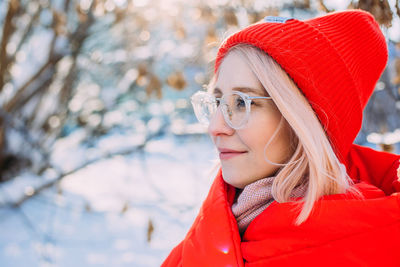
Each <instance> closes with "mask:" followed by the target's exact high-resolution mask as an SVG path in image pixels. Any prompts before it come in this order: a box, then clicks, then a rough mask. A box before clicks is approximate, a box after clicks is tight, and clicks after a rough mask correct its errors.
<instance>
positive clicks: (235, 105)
mask: <svg viewBox="0 0 400 267" xmlns="http://www.w3.org/2000/svg"><path fill="white" fill-rule="evenodd" d="M253 99H272V97H266V96H249V95H247V94H245V93H243V92H239V91H232V92H231V93H228V94H225V95H223V97H215V96H214V95H212V94H209V93H207V92H204V91H198V92H197V93H195V94H194V95H193V96H192V97H191V102H192V105H193V109H194V113H195V115H196V117H197V119H198V120H199V122H200V123H202V124H204V125H208V124H209V123H210V121H211V120H212V118H213V116H214V115H215V113H216V111H217V109H218V107H220V106H221V107H222V114H223V116H224V119H225V121H226V123H227V124H228V125H229V126H230V127H231V128H233V129H236V130H237V129H241V128H243V127H244V126H245V125H246V123H247V121H248V120H249V117H250V109H251V104H252V102H253V101H252V100H253Z"/></svg>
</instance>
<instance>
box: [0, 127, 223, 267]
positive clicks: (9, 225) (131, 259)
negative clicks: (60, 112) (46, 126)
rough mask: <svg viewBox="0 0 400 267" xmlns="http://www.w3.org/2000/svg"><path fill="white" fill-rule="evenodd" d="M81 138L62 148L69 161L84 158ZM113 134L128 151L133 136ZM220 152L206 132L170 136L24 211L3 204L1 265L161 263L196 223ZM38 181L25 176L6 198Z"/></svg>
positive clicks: (74, 180)
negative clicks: (215, 148)
mask: <svg viewBox="0 0 400 267" xmlns="http://www.w3.org/2000/svg"><path fill="white" fill-rule="evenodd" d="M74 138H75V137H74V136H73V135H72V136H70V137H68V138H65V139H64V140H60V141H59V143H58V144H57V145H56V147H57V148H56V150H55V151H54V159H55V161H57V162H58V163H59V164H61V165H63V166H64V165H65V164H63V163H64V162H69V163H71V162H76V163H77V164H79V161H82V160H83V159H84V158H85V155H84V151H82V149H81V148H80V147H79V146H76V145H74V144H76V141H75V140H74ZM109 138H110V140H109V141H112V143H113V144H118V143H119V142H120V146H121V147H120V149H123V148H124V144H126V138H127V137H126V136H125V137H121V136H119V137H117V136H110V137H109ZM128 139H129V138H128ZM104 141H105V142H107V140H104ZM117 149H118V148H117ZM215 156H216V154H215V152H214V149H213V147H212V144H211V142H210V139H209V138H208V137H207V136H204V135H202V136H201V135H200V136H196V137H193V136H192V137H174V136H165V137H163V138H160V139H158V140H154V141H152V142H149V144H148V145H147V146H146V149H145V150H144V153H140V154H137V153H132V154H130V155H125V156H115V157H111V158H109V159H105V160H100V161H98V162H96V163H94V164H91V165H90V166H88V167H85V168H83V169H81V170H79V171H77V172H76V173H74V174H72V175H69V176H67V177H65V178H63V180H62V182H61V183H60V184H59V185H58V186H53V187H51V188H48V189H46V190H44V191H43V192H41V193H40V194H39V195H37V196H35V197H33V198H31V199H29V201H26V202H24V203H23V204H22V205H21V206H19V207H17V208H15V207H12V206H10V207H4V206H3V207H2V208H1V209H0V217H1V220H0V229H2V230H1V234H0V259H1V266H159V265H160V264H161V262H162V260H163V259H164V258H165V257H166V256H167V254H168V253H169V251H170V250H171V249H172V247H173V246H175V245H176V244H177V243H178V242H179V241H180V240H181V239H182V238H183V237H184V235H185V233H186V232H187V230H188V228H189V227H190V225H191V223H192V222H193V220H194V217H195V215H196V213H197V211H198V209H199V206H200V204H201V202H202V200H203V199H204V198H205V196H206V194H207V190H208V188H209V186H210V183H211V181H212V176H211V175H210V174H211V173H212V169H213V166H214V164H215V162H213V161H212V160H211V159H213V158H215ZM70 167H72V168H73V167H74V166H70ZM47 179H52V177H51V174H49V176H48V177H47ZM36 180H37V179H36V178H35V177H32V174H29V173H26V174H24V175H21V176H20V177H17V178H16V179H13V180H12V181H10V182H7V183H5V184H2V185H0V195H1V197H2V199H1V200H2V202H3V203H4V202H15V199H10V198H15V197H22V196H24V194H25V193H26V190H29V188H30V187H31V186H32V184H33V183H32V182H33V181H36ZM31 190H33V188H32V189H31ZM151 229H153V230H151Z"/></svg>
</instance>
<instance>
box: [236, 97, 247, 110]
mask: <svg viewBox="0 0 400 267" xmlns="http://www.w3.org/2000/svg"><path fill="white" fill-rule="evenodd" d="M245 106H246V103H245V102H244V100H243V99H242V98H237V99H236V107H240V108H244V107H245Z"/></svg>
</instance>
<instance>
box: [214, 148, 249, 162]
mask: <svg viewBox="0 0 400 267" xmlns="http://www.w3.org/2000/svg"><path fill="white" fill-rule="evenodd" d="M218 151H219V158H220V160H227V159H231V158H233V157H236V156H240V155H243V154H244V153H246V151H238V150H233V149H229V148H218Z"/></svg>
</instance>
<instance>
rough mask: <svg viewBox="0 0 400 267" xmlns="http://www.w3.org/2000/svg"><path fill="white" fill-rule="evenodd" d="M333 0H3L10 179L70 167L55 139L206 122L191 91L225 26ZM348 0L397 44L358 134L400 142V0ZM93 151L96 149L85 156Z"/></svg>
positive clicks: (2, 173)
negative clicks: (58, 160)
mask: <svg viewBox="0 0 400 267" xmlns="http://www.w3.org/2000/svg"><path fill="white" fill-rule="evenodd" d="M331 2H332V1H324V0H315V1H311V0H308V1H307V0H303V1H301V0H294V1H272V0H271V1H261V0H246V1H245V0H210V1H178V0H152V1H150V0H33V1H29V0H5V1H1V2H0V28H1V32H0V34H1V35H0V38H1V42H0V105H1V110H0V181H6V180H9V179H12V178H13V177H16V176H17V175H18V174H19V173H21V172H23V171H26V170H30V171H32V172H34V173H36V174H38V175H41V174H43V173H44V172H46V171H47V170H49V169H52V170H54V171H55V172H56V173H57V175H58V177H59V178H62V177H64V176H65V174H66V171H65V170H63V169H62V168H60V167H59V166H55V165H54V164H53V162H52V157H51V151H52V149H53V146H54V144H55V142H56V141H57V140H59V139H60V138H63V137H65V136H68V135H70V134H72V133H74V132H76V131H78V130H79V131H81V132H82V136H81V139H80V142H81V144H82V146H84V147H86V148H90V147H94V146H96V142H97V141H98V140H99V138H101V137H102V136H104V135H109V134H112V133H115V132H121V133H131V134H135V135H137V136H138V137H139V138H138V140H140V141H139V142H137V144H136V145H135V146H132V147H128V148H127V149H126V150H125V151H122V152H121V151H119V152H118V153H122V154H123V153H130V152H132V151H134V150H135V151H136V150H140V149H141V148H143V147H144V146H145V145H146V142H147V141H149V140H150V139H152V138H154V137H157V136H161V135H163V134H166V133H172V134H175V135H188V134H203V133H204V129H202V128H201V127H198V125H197V124H196V123H195V119H194V117H193V114H192V110H191V107H190V103H189V102H188V99H189V96H190V95H191V94H192V93H193V92H194V91H196V90H198V88H200V87H201V86H202V85H203V84H205V83H207V82H208V80H209V78H210V76H211V74H212V63H213V59H214V57H215V55H216V51H217V48H218V45H219V43H220V42H221V41H222V40H223V38H224V37H226V36H227V35H228V34H230V33H232V32H234V31H237V30H238V29H240V28H242V27H244V26H246V25H248V24H250V23H254V22H256V21H258V20H260V19H262V18H263V17H264V16H266V15H282V16H293V17H299V18H308V17H313V16H315V15H318V14H321V13H325V12H331V11H334V10H335V8H334V6H335V5H332V4H331ZM344 8H361V9H365V10H368V11H369V12H371V13H372V14H373V15H374V16H375V17H376V19H377V20H378V22H379V23H380V24H381V25H382V28H383V30H384V32H385V33H386V34H387V36H388V39H387V40H388V46H389V51H390V60H389V64H388V67H387V69H386V71H385V73H384V74H383V76H382V79H381V81H380V82H379V83H378V85H377V89H376V92H375V93H374V95H373V97H372V99H371V102H370V104H369V105H368V107H367V109H366V114H365V121H364V125H363V129H362V131H361V133H360V135H359V136H358V138H357V142H358V143H365V142H367V141H368V142H370V143H375V144H379V145H380V146H381V147H382V149H385V150H387V151H395V149H396V146H398V142H399V141H400V140H399V139H400V138H399V136H400V133H399V131H400V130H399V128H400V120H399V111H400V89H399V88H400V60H399V49H400V47H399V40H400V36H395V37H393V36H391V35H390V34H389V32H390V30H391V29H392V28H395V26H393V25H394V24H396V23H397V24H398V17H399V14H400V7H399V0H396V1H392V2H390V1H388V0H359V1H347V2H346V3H345V5H344ZM396 21H397V22H396ZM396 27H397V33H399V32H400V31H399V29H398V27H399V26H398V25H397V26H396ZM396 144H397V145H396ZM397 149H398V148H397ZM110 153H112V152H110ZM109 155H110V154H106V155H105V154H103V155H99V156H98V158H101V157H106V156H109ZM93 160H96V157H95V158H94V159H93V158H89V157H88V158H87V161H86V162H82V166H84V165H85V164H88V163H90V162H93ZM70 171H71V170H69V172H70Z"/></svg>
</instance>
